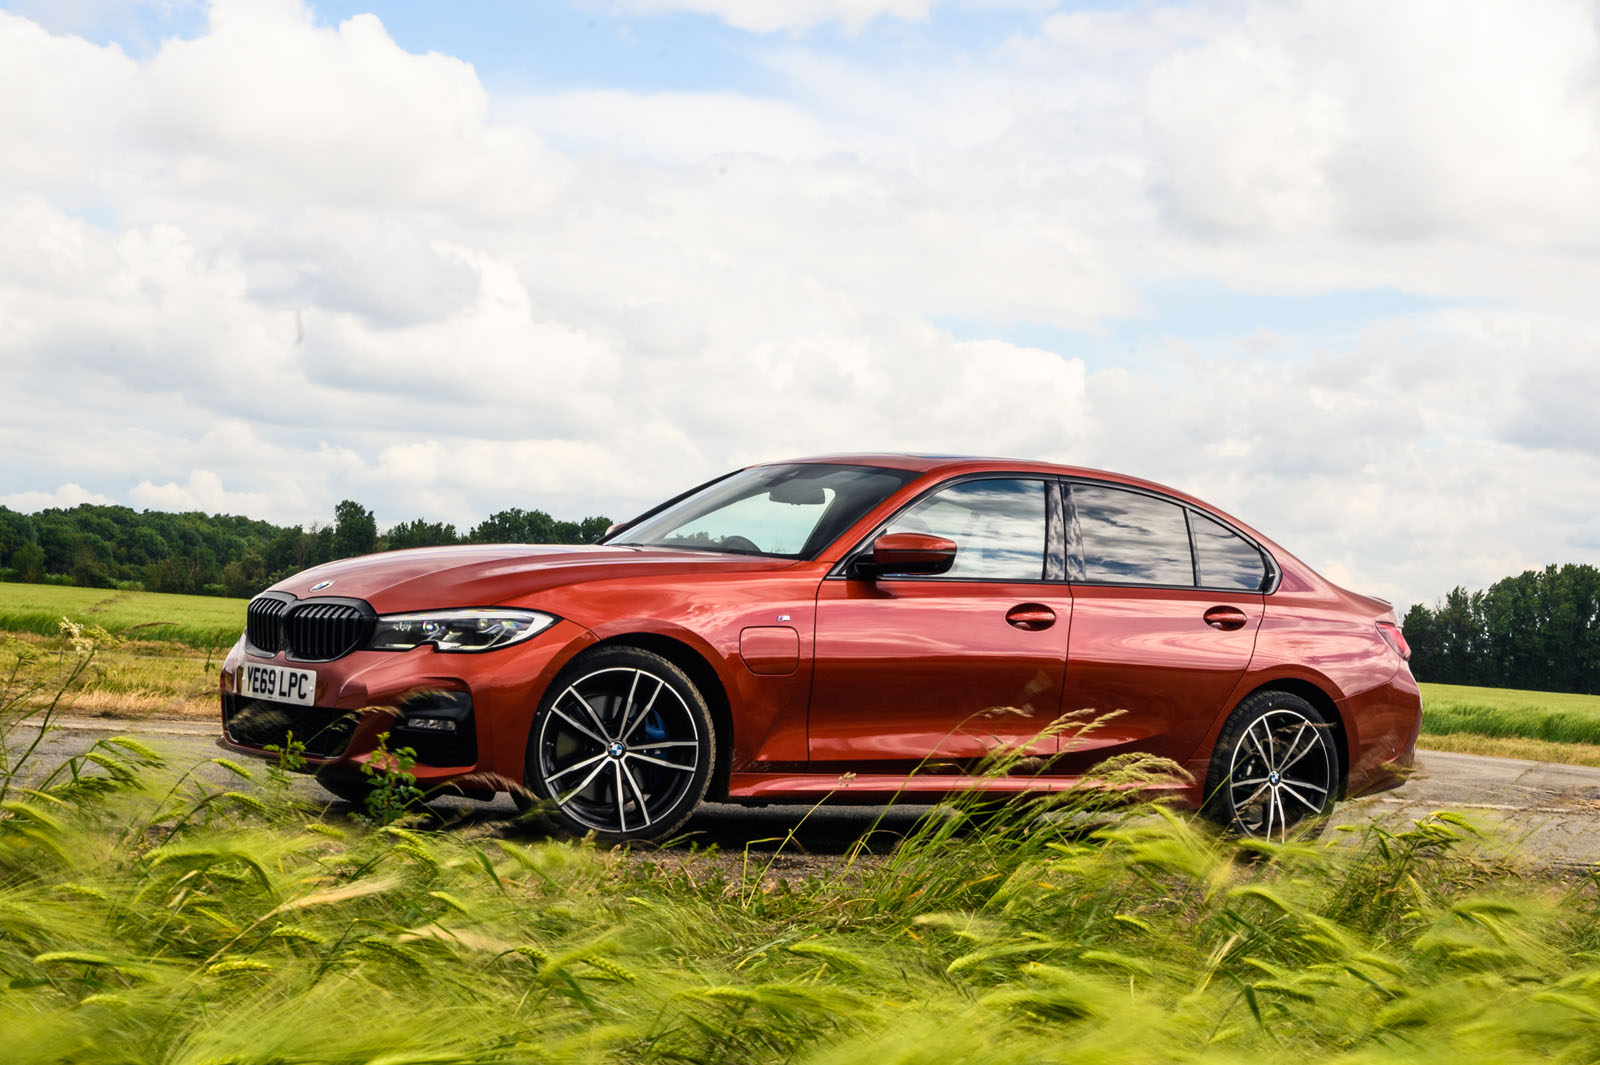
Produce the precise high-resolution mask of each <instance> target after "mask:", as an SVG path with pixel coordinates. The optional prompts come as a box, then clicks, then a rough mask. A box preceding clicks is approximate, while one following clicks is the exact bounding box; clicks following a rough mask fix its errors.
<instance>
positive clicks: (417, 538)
mask: <svg viewBox="0 0 1600 1065" xmlns="http://www.w3.org/2000/svg"><path fill="white" fill-rule="evenodd" d="M459 542H460V537H458V536H456V527H455V526H454V525H447V524H445V523H444V522H442V521H432V522H430V521H424V520H423V519H421V518H418V519H417V520H416V521H403V522H401V523H400V524H399V525H396V526H394V527H393V528H392V529H390V530H389V531H388V532H386V533H384V534H383V548H384V550H386V551H399V550H401V549H403V548H407V547H439V546H442V545H445V544H454V543H459Z"/></svg>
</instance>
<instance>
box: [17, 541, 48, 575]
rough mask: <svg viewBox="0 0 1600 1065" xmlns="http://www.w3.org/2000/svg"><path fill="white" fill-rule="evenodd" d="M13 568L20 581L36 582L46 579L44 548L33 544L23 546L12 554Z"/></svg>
mask: <svg viewBox="0 0 1600 1065" xmlns="http://www.w3.org/2000/svg"><path fill="white" fill-rule="evenodd" d="M11 566H12V568H13V569H15V570H16V571H17V579H18V580H19V581H29V582H36V581H41V580H43V579H44V548H42V547H40V546H39V545H38V544H36V543H33V542H31V541H30V542H28V543H25V544H23V545H22V546H21V547H19V548H17V549H16V550H15V551H13V552H11Z"/></svg>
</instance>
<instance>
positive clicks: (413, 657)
mask: <svg viewBox="0 0 1600 1065" xmlns="http://www.w3.org/2000/svg"><path fill="white" fill-rule="evenodd" d="M804 461H811V462H819V463H820V462H826V463H834V464H853V465H864V466H876V467H884V468H892V469H898V470H907V471H911V472H914V473H916V474H917V476H916V477H915V478H914V479H913V480H911V481H910V482H909V483H908V484H906V485H905V486H904V487H903V488H901V489H900V490H899V491H896V492H894V493H893V494H892V495H890V496H889V497H887V498H885V499H884V500H883V501H882V502H881V503H879V504H878V505H876V506H874V507H872V508H871V509H869V510H867V511H866V512H865V513H863V514H862V515H861V516H860V517H859V519H857V520H856V521H855V522H854V523H853V524H852V525H851V526H850V527H849V528H848V529H846V530H845V531H844V532H843V533H841V534H840V535H839V536H838V537H837V538H836V539H835V540H834V541H833V542H832V543H830V544H828V545H827V546H826V547H823V548H822V549H820V550H819V551H818V552H817V553H816V554H815V556H814V557H812V558H809V559H802V560H798V561H797V560H794V559H791V558H775V557H758V556H751V555H745V554H726V553H720V552H717V551H714V550H697V551H683V550H669V549H664V548H643V547H623V546H606V545H596V546H590V547H579V548H563V547H538V546H525V545H485V546H471V547H456V548H431V549H418V550H411V551H398V552H393V553H389V554H383V555H374V556H367V557H364V558H357V559H347V560H344V561H341V562H335V563H330V564H328V565H325V566H319V567H317V568H315V569H313V570H308V571H306V572H305V573H301V574H297V575H296V576H295V577H293V578H290V579H289V580H286V581H283V582H280V583H279V584H278V585H276V586H274V589H273V590H275V591H282V592H287V593H289V594H290V595H293V596H296V597H297V598H301V599H303V598H307V597H309V596H311V595H313V594H318V595H339V596H344V597H349V598H354V599H360V600H364V601H365V602H367V603H369V604H371V606H372V608H373V610H375V611H376V612H377V613H378V614H380V615H381V614H392V613H398V612H408V611H421V610H436V609H441V608H452V607H482V606H496V607H515V608H524V609H529V610H535V611H540V612H544V613H547V614H550V615H554V616H555V617H557V618H559V619H560V620H559V621H558V622H557V623H556V624H555V625H553V626H552V627H551V628H550V629H548V630H547V631H544V632H542V633H540V634H539V635H537V636H535V637H534V638H532V639H530V640H528V641H527V642H525V643H522V644H517V645H515V646H511V647H506V648H503V649H499V650H494V651H489V652H485V653H481V654H446V653H441V652H436V651H434V650H432V649H431V648H429V647H426V646H424V647H420V648H417V649H415V650H412V651H408V652H403V653H399V652H377V651H358V652H355V653H352V654H350V655H347V656H346V657H344V658H341V659H338V660H335V661H332V662H324V663H319V664H317V665H316V667H315V668H316V671H317V676H318V686H317V687H318V690H317V696H316V703H317V706H318V707H320V708H323V709H324V710H326V711H327V712H328V713H329V714H339V713H344V712H347V711H362V710H364V709H366V708H369V707H375V706H392V705H394V704H396V703H397V702H398V701H400V700H401V699H403V698H404V697H405V695H406V694H407V693H409V692H412V691H415V690H417V689H419V688H426V687H428V686H430V685H431V686H438V687H450V688H458V689H460V690H464V691H469V692H470V693H471V696H472V703H473V707H474V728H475V730H476V738H477V751H478V752H479V753H478V758H477V760H476V762H475V763H474V764H473V765H471V766H462V765H429V764H419V765H418V767H417V769H416V772H417V775H418V777H419V779H421V780H423V781H424V782H426V783H435V784H443V783H449V782H462V781H466V782H467V783H468V784H469V785H475V786H480V787H481V786H484V785H483V781H485V780H488V781H490V782H491V783H490V784H489V786H491V787H495V786H498V787H506V786H508V785H510V784H512V783H516V782H519V781H521V779H522V774H523V771H524V766H523V761H524V755H525V752H526V749H527V743H528V736H529V733H530V730H531V727H532V724H533V717H534V713H535V710H536V709H537V707H538V705H539V700H540V698H541V696H542V695H543V694H544V692H545V689H546V687H547V686H548V685H549V683H550V682H551V681H552V680H553V678H554V677H555V675H556V674H557V673H558V672H559V671H560V670H561V669H562V668H563V666H565V665H566V664H567V663H569V662H571V661H573V659H574V658H575V657H576V656H578V655H579V654H581V653H582V652H583V651H584V650H586V649H588V648H591V647H595V646H597V645H600V644H606V643H626V644H634V645H638V646H641V647H645V648H648V649H650V650H653V651H656V652H657V653H661V654H664V655H666V656H668V657H669V658H671V659H672V660H673V661H674V662H676V663H678V664H679V665H680V666H681V667H682V668H684V669H685V671H686V672H688V673H689V674H690V675H691V676H692V677H693V678H694V680H695V683H696V684H697V686H699V687H700V688H701V689H702V690H703V692H704V693H705V695H706V697H707V701H708V703H709V704H710V706H711V707H712V711H713V716H714V718H715V721H716V727H717V730H718V743H719V748H720V749H721V750H722V752H723V757H722V758H721V761H720V765H719V775H718V779H717V780H716V781H715V782H714V784H713V789H712V794H713V795H716V794H724V793H725V794H727V795H728V796H730V797H732V798H735V799H744V800H749V801H772V800H776V799H781V798H784V797H791V798H808V799H816V798H822V797H828V798H832V799H835V800H838V801H872V799H873V797H884V796H888V795H892V794H896V793H901V794H912V795H927V796H934V795H937V794H940V793H943V792H949V791H959V790H963V789H967V788H972V787H981V788H988V789H993V790H998V791H1016V790H1029V789H1044V790H1050V789H1058V788H1061V787H1066V786H1070V785H1071V784H1072V783H1073V782H1074V781H1076V780H1077V779H1078V778H1079V774H1081V773H1083V772H1085V771H1086V770H1087V769H1088V768H1089V767H1090V766H1091V765H1092V764H1093V763H1094V762H1096V761H1098V760H1100V759H1101V758H1103V757H1105V756H1107V755H1110V754H1115V753H1118V752H1121V751H1126V750H1140V751H1148V752H1151V753H1155V754H1160V755H1163V756H1165V757H1169V758H1172V759H1174V760H1175V761H1178V762H1180V763H1182V764H1184V765H1185V766H1186V767H1188V768H1189V770H1190V771H1191V773H1192V774H1193V776H1194V777H1195V781H1196V782H1194V783H1191V784H1190V785H1188V786H1187V787H1183V788H1179V789H1178V791H1179V792H1180V793H1181V796H1182V797H1183V798H1184V799H1185V800H1187V801H1188V802H1190V803H1191V804H1197V803H1198V802H1199V801H1200V799H1201V795H1200V783H1199V782H1200V781H1203V780H1204V775H1205V767H1206V763H1207V761H1208V759H1209V756H1210V750H1211V746H1212V745H1213V744H1214V743H1215V741H1216V737H1217V735H1218V734H1219V732H1220V730H1221V729H1222V726H1223V723H1224V721H1225V720H1226V718H1227V715H1228V713H1229V712H1230V711H1231V709H1232V708H1233V707H1234V706H1236V705H1238V703H1239V702H1240V701H1241V700H1242V699H1243V698H1245V697H1246V696H1247V695H1249V694H1250V693H1251V692H1254V691H1257V690H1260V689H1262V688H1266V687H1275V686H1276V687H1282V688H1284V689H1285V690H1293V691H1295V692H1297V693H1300V694H1303V695H1305V696H1306V697H1308V698H1314V701H1316V702H1317V705H1318V706H1319V708H1322V709H1324V711H1325V713H1326V714H1327V715H1328V716H1330V717H1331V718H1333V719H1334V721H1335V725H1336V728H1337V730H1338V733H1339V743H1340V749H1341V752H1342V757H1343V759H1344V763H1345V768H1346V770H1347V780H1346V786H1347V790H1348V791H1349V792H1350V793H1352V794H1356V793H1360V792H1362V791H1366V790H1371V789H1375V788H1379V787H1385V786H1389V785H1391V784H1392V783H1394V782H1395V781H1396V780H1398V779H1399V773H1400V772H1402V771H1403V769H1404V767H1406V766H1408V765H1409V764H1410V762H1411V757H1412V750H1413V748H1414V745H1415V739H1416V732H1417V728H1418V724H1419V721H1420V705H1421V704H1420V698H1419V696H1418V694H1417V688H1416V684H1415V682H1414V681H1413V680H1412V678H1411V675H1410V672H1409V670H1408V669H1407V668H1406V666H1405V664H1404V663H1403V662H1402V661H1401V659H1400V658H1399V656H1398V655H1397V654H1395V653H1394V651H1393V650H1392V649H1391V648H1390V647H1389V646H1388V645H1387V644H1386V643H1385V642H1384V641H1383V639H1382V638H1381V636H1379V634H1378V632H1377V630H1376V621H1378V620H1385V619H1386V620H1389V621H1392V620H1394V618H1393V613H1392V611H1390V610H1389V608H1388V607H1387V605H1386V604H1383V603H1381V602H1380V601H1377V600H1372V599H1369V598H1366V597H1364V596H1359V595H1355V594H1354V593H1351V592H1347V591H1345V590H1343V589H1340V588H1337V587H1336V586H1334V585H1332V584H1330V583H1329V582H1327V581H1326V580H1325V579H1323V578H1322V577H1320V576H1319V575H1317V574H1316V573H1315V572H1314V571H1312V570H1311V569H1310V568H1309V567H1307V566H1305V565H1304V564H1303V563H1301V562H1300V561H1299V560H1298V559H1296V558H1295V557H1294V556H1293V555H1291V554H1289V553H1288V552H1287V551H1285V550H1283V549H1282V548H1281V547H1279V546H1278V545H1277V544H1275V543H1273V542H1272V541H1270V540H1269V539H1267V538H1266V537H1263V536H1261V535H1260V534H1259V533H1257V532H1255V531H1254V530H1253V529H1251V528H1250V527H1248V526H1246V525H1244V524H1243V523H1241V522H1238V521H1237V520H1236V519H1233V518H1232V517H1230V516H1229V515H1227V514H1225V513H1223V512H1221V511H1218V510H1216V509H1215V508H1213V507H1209V506H1207V505H1206V504H1204V503H1202V502H1200V501H1199V500H1196V499H1194V498H1193V497H1190V496H1188V495H1186V494H1184V493H1181V492H1177V491H1174V490H1171V489H1168V488H1164V487H1162V486H1160V485H1156V484H1153V483H1151V482H1148V481H1143V480H1139V479H1137V478H1132V477H1127V476H1123V475H1118V474H1111V473H1104V472H1101V471H1094V470H1085V469H1079V468H1073V467H1062V466H1055V465H1050V464H1045V463H1031V462H1018V461H1015V460H988V459H969V458H957V459H949V458H938V457H925V456H906V455H847V456H829V457H826V458H820V459H815V460H804ZM976 475H988V476H993V477H1006V476H1009V477H1017V476H1019V475H1020V476H1023V477H1032V478H1038V479H1042V480H1045V481H1047V482H1049V483H1051V484H1056V483H1060V484H1067V483H1071V482H1092V483H1095V484H1101V485H1111V486H1127V487H1131V488H1135V489H1138V490H1140V491H1143V492H1146V493H1153V494H1156V495H1158V496H1160V497H1161V498H1163V499H1166V500H1170V501H1172V502H1174V503H1177V504H1180V505H1182V506H1185V507H1190V508H1193V509H1194V510H1195V511H1196V512H1197V513H1199V514H1201V515H1205V516H1208V517H1210V518H1212V519H1214V520H1216V521H1219V522H1221V523H1223V524H1224V525H1226V526H1228V527H1231V528H1232V529H1234V530H1237V531H1238V532H1239V533H1240V534H1242V535H1243V536H1244V537H1247V538H1249V539H1250V540H1251V541H1253V542H1254V543H1255V544H1257V545H1259V546H1260V548H1261V549H1263V550H1264V551H1265V552H1266V553H1267V555H1268V556H1269V557H1270V560H1271V562H1272V569H1273V576H1274V584H1273V587H1271V588H1270V589H1269V590H1268V591H1267V592H1266V593H1260V592H1240V591H1232V592H1221V591H1209V590H1198V589H1193V588H1184V589H1170V588H1168V589H1158V588H1148V587H1130V586H1125V585H1102V584H1088V583H1084V582H1081V581H1079V582H1073V581H1066V580H1039V581H1017V582H1012V581H958V580H941V579H939V578H936V577H927V576H920V577H897V576H893V575H885V576H881V577H879V578H877V579H868V578H864V577H861V576H858V575H853V574H852V573H850V572H849V567H848V565H847V562H846V560H847V559H849V558H851V557H853V556H854V555H855V554H856V553H859V552H861V551H863V550H865V549H866V548H867V546H868V545H869V544H870V538H871V536H872V534H873V533H874V532H876V531H877V530H880V529H882V528H884V527H885V526H886V525H887V524H888V523H889V522H890V520H891V519H892V518H893V517H894V516H895V515H897V514H899V513H900V512H901V511H902V510H903V509H904V508H906V507H907V506H908V505H910V504H911V503H912V502H913V501H914V500H917V499H919V498H921V497H923V496H925V495H926V494H927V493H929V492H931V491H933V490H935V489H937V488H939V487H940V486H943V485H947V484H949V483H952V482H955V481H958V480H960V479H962V478H970V477H973V476H976ZM1052 491H1058V490H1055V489H1052ZM1055 498H1057V496H1052V499H1055ZM622 535H625V534H622ZM1052 549H1054V548H1052ZM324 581H331V582H332V584H331V586H329V587H326V588H324V589H321V590H320V591H319V592H317V593H312V592H311V591H310V589H311V586H312V585H314V584H320V583H322V582H324ZM1216 607H1225V608H1229V610H1231V611H1237V612H1238V615H1240V616H1241V617H1242V623H1240V624H1234V622H1235V621H1238V620H1239V618H1234V617H1226V618H1224V617H1220V616H1213V619H1212V620H1213V621H1222V622H1225V623H1224V624H1220V625H1218V624H1208V622H1207V618H1206V616H1207V612H1208V611H1211V610H1212V609H1213V608H1216ZM1047 615H1053V620H1052V619H1050V618H1049V617H1048V616H1047ZM1008 618H1009V620H1008ZM1046 622H1048V623H1046ZM247 659H248V660H249V661H258V662H260V661H274V662H277V663H280V664H285V663H287V659H286V658H285V657H284V656H283V655H281V654H280V655H278V656H274V657H273V658H270V659H268V658H263V657H259V656H255V655H252V654H250V653H249V652H248V651H247V650H246V649H245V648H244V647H243V646H242V643H241V646H237V647H235V648H234V650H233V651H232V652H230V654H229V656H228V658H227V661H226V662H225V664H224V676H223V690H224V694H230V693H231V685H232V684H233V678H234V677H235V675H236V671H237V670H238V668H239V666H240V665H241V664H242V663H243V662H245V661H246V660H247ZM289 664H292V663H289ZM1081 709H1087V710H1089V711H1090V712H1091V713H1094V714H1099V715H1104V714H1106V713H1107V712H1110V711H1123V713H1121V714H1120V715H1119V716H1116V717H1112V718H1109V719H1106V720H1103V721H1102V722H1101V723H1100V724H1099V725H1098V727H1097V728H1095V729H1094V730H1092V731H1089V732H1086V733H1076V732H1069V734H1068V735H1067V737H1066V738H1065V739H1064V740H1062V741H1060V742H1059V743H1058V741H1056V740H1055V739H1053V738H1049V737H1046V738H1045V739H1043V740H1042V741H1041V740H1039V739H1038V737H1040V736H1041V734H1042V733H1043V732H1044V730H1045V728H1046V727H1047V726H1049V725H1050V724H1051V722H1052V721H1053V720H1055V718H1056V717H1057V715H1059V714H1061V713H1063V712H1072V711H1076V710H1081ZM390 720H391V719H390V718H388V717H385V716H383V715H378V714H367V715H365V716H364V717H363V718H362V720H361V725H360V728H359V730H358V731H357V733H356V735H355V736H354V737H353V738H352V740H351V742H350V744H349V747H348V748H347V750H346V751H345V753H344V754H342V755H340V756H339V757H337V758H331V759H320V760H317V762H318V763H319V764H320V765H321V767H322V768H324V769H325V770H327V771H332V772H336V773H343V774H351V773H356V772H359V766H360V764H361V763H362V762H363V761H364V760H365V759H366V758H367V757H369V753H370V751H371V749H372V746H373V744H374V743H375V742H376V737H377V735H378V733H379V732H381V731H383V729H384V727H386V723H388V722H390ZM1030 742H1031V743H1032V746H1031V747H1030V748H1029V750H1030V753H1034V754H1037V755H1039V756H1041V758H1042V759H1043V761H1042V762H1039V761H1037V760H1035V761H1032V762H1030V763H1029V765H1028V768H1027V771H1026V773H1025V774H1024V773H1018V774H1017V775H1014V776H1011V777H1003V778H998V779H996V778H983V779H978V778H974V777H972V776H969V775H966V774H965V772H964V771H965V770H966V769H967V768H969V767H970V764H971V762H972V760H974V759H977V758H980V757H981V756H983V755H984V754H986V753H989V752H991V751H992V750H994V749H995V748H996V747H997V746H1003V745H1007V744H1021V743H1030ZM234 746H235V749H238V750H242V751H245V752H246V753H252V754H258V755H264V754H265V752H264V751H263V750H262V749H261V748H259V747H251V746H248V745H240V744H234ZM924 760H927V761H928V763H929V764H927V765H924V766H923V767H922V768H921V771H920V772H912V769H913V768H914V767H915V766H916V765H917V763H919V762H923V761H924ZM841 780H843V781H844V783H843V784H841Z"/></svg>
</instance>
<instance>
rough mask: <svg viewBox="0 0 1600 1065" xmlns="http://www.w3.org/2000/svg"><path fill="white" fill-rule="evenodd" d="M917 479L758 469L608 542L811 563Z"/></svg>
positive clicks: (825, 468) (816, 467)
mask: <svg viewBox="0 0 1600 1065" xmlns="http://www.w3.org/2000/svg"><path fill="white" fill-rule="evenodd" d="M916 476H917V475H916V474H915V473H913V472H910V471H907V470H887V469H880V468H878V467H876V466H836V465H827V464H821V463H810V462H804V463H790V464H787V465H778V466H754V467H751V468H750V469H748V470H741V471H739V472H738V473H736V474H733V475H732V476H730V477H725V478H723V479H722V480H720V481H717V482H715V483H713V484H711V485H708V486H706V487H705V488H704V489H702V490H701V491H699V492H696V493H695V494H694V495H691V496H689V497H688V498H687V499H683V500H680V501H679V502H677V503H674V504H673V505H672V506H670V507H668V508H667V509H666V510H663V511H662V512H661V513H659V514H652V515H651V516H649V517H648V518H645V519H643V520H641V521H639V522H638V523H637V524H634V525H631V526H629V527H628V528H625V529H622V530H620V531H619V532H617V533H616V535H615V537H614V538H613V539H608V540H606V541H605V543H608V544H616V545H623V546H627V545H632V546H638V547H672V548H682V549H684V550H691V551H723V552H729V553H733V554H741V555H773V556H776V557H779V558H811V557H813V556H814V555H816V553H817V552H819V551H821V550H822V549H823V548H824V547H826V546H827V545H828V544H830V543H832V542H833V541H834V540H835V539H837V538H838V536H839V534H840V533H842V532H844V531H845V530H846V529H848V528H849V527H850V526H851V525H853V524H855V522H856V521H857V520H859V519H860V518H861V516H862V515H864V514H865V513H866V512H867V511H869V510H871V509H872V508H873V507H874V506H876V505H877V504H879V503H881V502H883V500H885V499H887V498H888V497H889V496H890V495H891V494H892V493H893V492H895V491H896V490H898V489H900V488H902V487H904V486H905V485H907V484H909V483H910V482H911V481H912V479H914V478H915V477H916Z"/></svg>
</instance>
